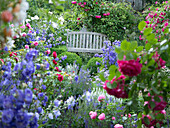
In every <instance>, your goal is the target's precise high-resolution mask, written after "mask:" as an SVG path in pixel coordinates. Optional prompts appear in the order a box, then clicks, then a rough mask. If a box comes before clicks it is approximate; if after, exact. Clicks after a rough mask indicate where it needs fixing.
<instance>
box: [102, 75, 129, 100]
mask: <svg viewBox="0 0 170 128" xmlns="http://www.w3.org/2000/svg"><path fill="white" fill-rule="evenodd" d="M124 79H125V76H123V75H121V76H120V77H119V78H117V79H116V83H117V87H116V88H113V89H110V88H108V87H107V83H108V82H110V83H111V84H112V83H113V82H114V81H115V77H114V78H113V79H112V81H109V80H107V81H106V82H105V84H104V85H103V89H105V90H106V91H107V93H108V94H109V95H114V96H115V97H117V98H128V94H127V92H126V90H125V89H124V87H125V86H127V85H125V80H124Z"/></svg>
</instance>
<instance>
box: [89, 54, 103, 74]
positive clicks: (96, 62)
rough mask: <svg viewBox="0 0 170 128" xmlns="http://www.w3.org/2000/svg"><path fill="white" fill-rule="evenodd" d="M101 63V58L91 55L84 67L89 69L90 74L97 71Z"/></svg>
mask: <svg viewBox="0 0 170 128" xmlns="http://www.w3.org/2000/svg"><path fill="white" fill-rule="evenodd" d="M102 63H103V58H99V57H95V58H94V57H93V58H91V59H90V60H89V62H88V63H87V66H86V68H87V69H90V74H93V73H97V68H98V67H101V65H102Z"/></svg>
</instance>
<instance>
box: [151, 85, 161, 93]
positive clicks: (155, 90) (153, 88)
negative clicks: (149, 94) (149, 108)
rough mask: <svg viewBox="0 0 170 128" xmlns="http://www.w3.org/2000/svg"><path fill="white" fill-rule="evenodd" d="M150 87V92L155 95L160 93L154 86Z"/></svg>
mask: <svg viewBox="0 0 170 128" xmlns="http://www.w3.org/2000/svg"><path fill="white" fill-rule="evenodd" d="M151 87H152V90H153V91H154V93H156V94H159V93H160V92H159V91H158V90H157V89H156V88H155V87H154V86H151Z"/></svg>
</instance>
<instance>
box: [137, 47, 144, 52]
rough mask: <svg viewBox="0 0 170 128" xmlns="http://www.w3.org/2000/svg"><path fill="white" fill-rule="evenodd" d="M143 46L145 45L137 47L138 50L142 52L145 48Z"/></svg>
mask: <svg viewBox="0 0 170 128" xmlns="http://www.w3.org/2000/svg"><path fill="white" fill-rule="evenodd" d="M143 47H144V46H139V47H137V49H136V51H137V52H141V51H142V50H143Z"/></svg>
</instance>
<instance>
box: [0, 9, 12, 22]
mask: <svg viewBox="0 0 170 128" xmlns="http://www.w3.org/2000/svg"><path fill="white" fill-rule="evenodd" d="M1 18H2V20H3V21H4V22H11V21H12V19H13V15H12V14H11V12H10V11H3V12H2V14H1Z"/></svg>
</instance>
